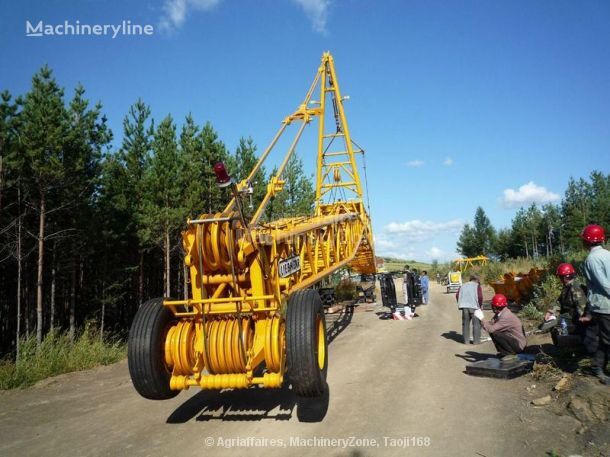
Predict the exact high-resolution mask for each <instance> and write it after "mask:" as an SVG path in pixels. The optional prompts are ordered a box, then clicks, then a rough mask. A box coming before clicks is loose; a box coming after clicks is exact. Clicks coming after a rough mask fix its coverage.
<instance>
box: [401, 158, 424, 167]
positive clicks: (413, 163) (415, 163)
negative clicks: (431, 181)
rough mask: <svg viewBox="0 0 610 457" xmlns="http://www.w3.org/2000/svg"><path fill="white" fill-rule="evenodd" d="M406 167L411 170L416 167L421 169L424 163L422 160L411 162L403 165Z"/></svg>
mask: <svg viewBox="0 0 610 457" xmlns="http://www.w3.org/2000/svg"><path fill="white" fill-rule="evenodd" d="M405 165H406V166H407V167H412V168H417V167H422V166H423V165H424V161H423V160H419V159H416V160H411V161H410V162H407V163H406V164H405Z"/></svg>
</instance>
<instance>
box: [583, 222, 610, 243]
mask: <svg viewBox="0 0 610 457" xmlns="http://www.w3.org/2000/svg"><path fill="white" fill-rule="evenodd" d="M580 237H581V238H582V239H583V240H585V241H586V242H587V243H603V242H604V241H605V240H606V233H605V232H604V228H603V227H602V226H601V225H596V224H590V225H587V226H586V227H585V228H584V229H582V233H581V234H580Z"/></svg>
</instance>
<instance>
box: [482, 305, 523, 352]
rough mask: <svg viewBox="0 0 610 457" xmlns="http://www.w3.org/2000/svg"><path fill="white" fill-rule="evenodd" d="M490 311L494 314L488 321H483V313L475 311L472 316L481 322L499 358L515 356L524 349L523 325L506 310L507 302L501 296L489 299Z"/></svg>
mask: <svg viewBox="0 0 610 457" xmlns="http://www.w3.org/2000/svg"><path fill="white" fill-rule="evenodd" d="M491 309H492V311H493V312H494V315H493V317H492V318H491V320H490V321H485V320H484V316H483V311H481V310H480V309H478V310H476V311H475V313H474V315H475V317H477V318H478V319H479V320H480V321H481V325H482V326H483V328H484V329H485V331H486V332H487V333H489V336H491V340H492V341H493V343H494V345H495V346H496V351H498V353H499V354H500V357H504V356H507V355H515V354H518V353H519V352H521V351H523V349H525V345H526V340H525V332H524V331H523V325H522V324H521V321H520V320H519V318H518V317H517V316H515V315H514V314H513V313H512V311H511V310H510V309H508V301H507V300H506V297H505V296H504V295H502V294H496V295H494V296H493V298H492V299H491Z"/></svg>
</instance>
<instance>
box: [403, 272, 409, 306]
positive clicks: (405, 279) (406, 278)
mask: <svg viewBox="0 0 610 457" xmlns="http://www.w3.org/2000/svg"><path fill="white" fill-rule="evenodd" d="M410 270H411V266H410V265H405V268H404V270H403V271H402V273H403V274H402V292H403V293H404V296H405V305H406V304H407V303H409V289H410V288H411V284H410V283H411V281H410V278H409V275H410V274H411V271H410Z"/></svg>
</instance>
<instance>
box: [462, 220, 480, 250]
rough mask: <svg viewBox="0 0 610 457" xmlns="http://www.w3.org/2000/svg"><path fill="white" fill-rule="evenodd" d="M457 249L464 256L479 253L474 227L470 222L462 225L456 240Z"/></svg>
mask: <svg viewBox="0 0 610 457" xmlns="http://www.w3.org/2000/svg"><path fill="white" fill-rule="evenodd" d="M457 250H458V252H459V253H460V254H462V255H463V256H464V257H474V256H476V255H478V254H480V251H479V249H478V247H477V241H476V236H475V232H474V229H473V228H472V227H471V226H470V224H466V225H464V227H463V228H462V231H461V233H460V237H459V238H458V241H457Z"/></svg>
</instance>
